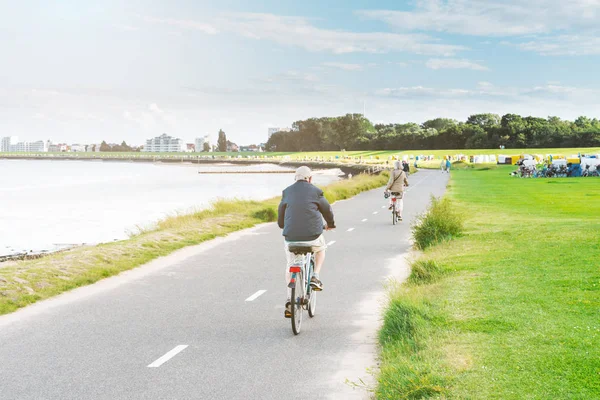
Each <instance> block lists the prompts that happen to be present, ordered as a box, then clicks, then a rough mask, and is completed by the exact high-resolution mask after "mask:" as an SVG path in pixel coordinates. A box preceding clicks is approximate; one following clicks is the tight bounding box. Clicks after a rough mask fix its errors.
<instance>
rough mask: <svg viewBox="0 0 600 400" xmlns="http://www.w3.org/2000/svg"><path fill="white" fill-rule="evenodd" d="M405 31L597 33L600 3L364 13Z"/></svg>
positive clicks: (549, 1)
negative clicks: (582, 31) (590, 31)
mask: <svg viewBox="0 0 600 400" xmlns="http://www.w3.org/2000/svg"><path fill="white" fill-rule="evenodd" d="M358 14H359V15H361V16H363V17H365V18H370V19H376V20H381V21H384V22H386V23H388V24H389V25H391V26H393V27H394V28H396V29H398V30H402V31H438V32H449V33H458V34H463V35H473V36H515V35H527V34H536V33H549V32H553V31H560V30H566V29H577V28H579V29H594V28H595V26H596V21H597V19H598V18H600V0H528V1H527V2H524V1H522V0H504V1H502V2H498V1H495V0H447V1H442V0H419V1H417V6H416V9H415V10H414V11H391V10H363V11H359V12H358Z"/></svg>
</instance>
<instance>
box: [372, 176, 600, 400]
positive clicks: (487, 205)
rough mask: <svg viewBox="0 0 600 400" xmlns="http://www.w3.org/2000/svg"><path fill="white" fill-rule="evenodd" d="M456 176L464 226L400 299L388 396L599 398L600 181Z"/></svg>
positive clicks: (389, 330) (391, 326)
mask: <svg viewBox="0 0 600 400" xmlns="http://www.w3.org/2000/svg"><path fill="white" fill-rule="evenodd" d="M511 169H512V168H511V167H493V168H491V169H490V168H489V167H488V168H487V170H481V169H464V170H455V171H453V172H452V174H453V175H452V177H453V179H452V182H451V187H450V191H449V194H448V197H449V198H450V199H451V200H452V202H453V203H454V204H455V205H456V206H457V207H458V211H459V212H461V213H463V214H464V215H467V219H466V224H465V227H466V231H465V233H464V234H463V235H462V236H461V237H458V238H455V239H453V240H452V241H445V242H442V243H441V244H438V245H435V246H432V247H429V248H427V249H426V250H425V251H424V253H423V255H422V257H421V258H420V260H419V261H418V262H417V263H416V265H415V266H413V267H414V268H413V272H412V275H411V277H410V279H409V282H407V283H406V284H404V285H402V286H400V287H396V288H395V289H394V290H393V292H392V293H391V299H390V306H389V308H388V309H387V311H386V314H385V318H384V326H383V329H382V331H381V333H380V341H381V344H382V366H381V373H380V376H379V386H378V389H377V396H378V398H380V399H403V398H406V399H420V398H457V399H491V398H494V399H592V398H600V358H599V357H598V354H599V353H598V349H599V348H600V268H599V267H598V262H599V257H600V240H598V232H600V185H599V184H598V182H597V181H596V180H594V179H589V178H588V179H586V178H582V179H578V178H570V179H544V180H535V179H531V180H527V179H516V178H511V177H509V176H508V173H509V171H510V170H511Z"/></svg>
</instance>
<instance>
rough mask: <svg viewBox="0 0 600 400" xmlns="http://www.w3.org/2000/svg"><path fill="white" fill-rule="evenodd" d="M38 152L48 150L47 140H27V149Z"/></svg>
mask: <svg viewBox="0 0 600 400" xmlns="http://www.w3.org/2000/svg"><path fill="white" fill-rule="evenodd" d="M27 151H33V152H38V153H45V152H47V151H48V142H44V141H43V140H38V141H37V142H29V150H27Z"/></svg>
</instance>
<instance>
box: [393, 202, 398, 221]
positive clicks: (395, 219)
mask: <svg viewBox="0 0 600 400" xmlns="http://www.w3.org/2000/svg"><path fill="white" fill-rule="evenodd" d="M396 221H397V216H396V202H394V204H393V205H392V225H396Z"/></svg>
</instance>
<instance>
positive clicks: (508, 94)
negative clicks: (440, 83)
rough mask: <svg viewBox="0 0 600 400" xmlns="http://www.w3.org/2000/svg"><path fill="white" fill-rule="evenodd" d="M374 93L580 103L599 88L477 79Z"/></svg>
mask: <svg viewBox="0 0 600 400" xmlns="http://www.w3.org/2000/svg"><path fill="white" fill-rule="evenodd" d="M375 95H376V96H380V97H393V98H424V97H425V98H432V99H434V98H442V97H443V98H469V99H474V100H475V99H483V100H485V99H488V100H489V99H496V100H502V101H532V100H535V101H537V100H540V99H544V100H561V101H562V100H564V101H573V102H575V103H581V102H584V101H591V102H592V103H593V102H595V101H596V98H597V97H598V95H600V90H597V89H589V88H578V87H573V86H561V85H551V84H548V85H542V86H534V87H524V88H518V87H508V86H507V87H497V86H495V85H493V84H492V83H489V82H479V83H478V84H477V87H476V88H475V89H462V88H458V89H447V88H433V87H424V86H412V87H399V88H384V89H379V90H377V91H376V92H375Z"/></svg>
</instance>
